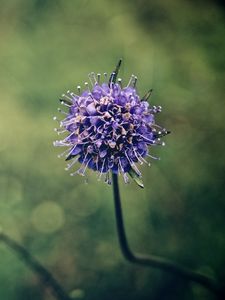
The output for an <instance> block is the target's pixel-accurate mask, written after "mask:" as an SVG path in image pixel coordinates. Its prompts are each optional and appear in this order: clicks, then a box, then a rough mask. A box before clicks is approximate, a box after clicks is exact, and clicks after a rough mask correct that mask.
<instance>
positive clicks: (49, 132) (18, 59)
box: [0, 0, 225, 300]
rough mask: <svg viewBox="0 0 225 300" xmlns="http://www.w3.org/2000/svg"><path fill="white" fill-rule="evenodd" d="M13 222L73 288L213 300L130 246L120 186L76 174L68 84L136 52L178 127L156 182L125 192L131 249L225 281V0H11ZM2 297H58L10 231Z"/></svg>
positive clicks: (0, 280) (3, 219)
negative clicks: (118, 211) (63, 125)
mask: <svg viewBox="0 0 225 300" xmlns="http://www.w3.org/2000/svg"><path fill="white" fill-rule="evenodd" d="M0 7H1V9H0V70H1V75H0V91H1V105H0V112H1V114H0V115H1V121H0V136H1V142H0V226H1V229H2V230H3V231H4V232H5V233H7V234H8V235H10V236H11V237H12V238H14V239H15V240H17V241H18V242H20V243H21V244H22V245H24V246H25V247H26V249H28V250H29V251H30V252H31V253H32V255H34V256H35V257H36V258H38V260H39V261H40V262H41V263H42V264H43V265H45V266H46V268H48V270H50V271H51V272H52V273H53V274H54V276H55V277H56V278H57V279H58V280H59V281H60V282H61V284H62V286H63V287H64V288H65V289H66V290H67V291H68V292H72V295H73V297H74V299H84V300H89V299H104V300H105V299H106V300H109V299H118V300H120V299H131V300H132V299H135V300H136V299H140V300H142V299H154V300H155V299H159V300H163V299H167V300H168V299H169V300H170V299H214V298H213V295H211V294H210V293H209V292H208V291H206V290H205V289H203V288H201V287H199V286H197V285H195V284H192V283H189V282H186V281H184V280H182V279H181V278H177V277H175V276H174V275H173V274H169V273H164V272H162V271H160V270H156V269H151V268H144V267H139V266H133V265H130V264H129V263H127V262H126V261H125V260H124V258H123V257H122V255H121V253H120V250H119V245H118V241H117V235H116V230H115V220H114V210H113V198H112V189H111V187H110V186H107V185H106V184H104V183H103V182H99V181H97V176H96V174H94V173H88V180H89V183H88V184H85V183H84V179H83V178H82V177H70V176H69V174H68V173H66V172H65V171H64V167H65V162H64V161H63V160H59V159H58V158H57V154H59V153H60V150H61V149H56V148H54V147H53V146H52V142H53V141H54V140H55V139H57V138H58V137H57V135H56V134H55V132H54V131H53V129H54V127H55V126H56V124H55V123H54V121H53V119H52V118H53V116H54V115H55V114H57V107H58V106H59V103H58V98H59V97H60V95H61V94H62V93H63V92H65V91H67V90H68V89H70V90H75V87H76V86H77V85H78V84H80V85H81V86H82V87H84V82H85V81H87V74H88V73H89V72H91V71H95V72H101V73H103V72H111V71H112V70H113V68H114V66H115V64H116V62H117V60H118V58H120V57H122V58H123V60H124V62H123V66H122V69H121V74H120V76H121V77H122V78H124V81H125V82H126V81H127V80H128V79H129V77H130V75H131V74H133V73H134V74H135V75H137V76H138V90H139V93H140V95H143V94H144V93H145V92H146V91H147V90H148V89H149V88H153V89H154V94H153V96H152V98H151V104H152V105H161V106H162V107H163V111H162V113H161V114H160V115H157V123H159V124H161V125H163V126H165V127H166V128H168V129H170V130H171V131H172V134H171V135H169V136H168V137H166V138H165V139H164V140H165V142H166V147H163V148H160V147H159V148H156V149H153V152H152V153H154V154H155V155H158V156H160V157H161V160H160V161H153V163H152V166H151V167H150V168H149V167H147V166H143V167H142V168H141V170H142V173H143V178H144V183H145V189H144V190H141V189H139V188H138V187H137V186H136V185H135V184H134V183H131V184H130V185H127V186H125V185H124V184H123V182H122V180H121V182H120V183H121V193H122V202H123V209H124V215H125V221H126V228H127V234H128V237H129V241H130V244H131V247H132V249H134V250H135V251H138V252H142V253H146V254H148V253H151V254H155V255H161V256H164V257H167V258H170V259H173V260H175V261H176V262H179V263H181V264H183V265H185V266H189V267H190V268H192V269H193V270H196V271H202V272H203V273H205V274H208V275H210V276H212V277H214V278H215V279H217V280H220V281H223V279H224V276H225V271H224V265H225V256H224V253H225V236H224V228H225V218H224V216H225V203H224V186H223V179H224V178H223V177H224V172H223V171H224V92H225V91H224V75H225V74H224V73H225V57H224V50H225V39H224V36H225V26H224V25H225V21H224V20H225V19H224V10H223V7H222V6H221V4H220V3H219V2H215V1H184V0H182V1H179V0H168V1H165V0H164V1H163V0H160V1H147V0H142V1H141V0H140V1H129V0H127V1H119V0H116V1H110V0H106V1H103V0H100V1H98V0H97V1H94V0H90V1H86V0H83V1H82V0H74V1H72V0H71V1H69V0H65V1H63V0H55V1H53V0H52V1H50V0H49V1H44V0H39V1H38V0H33V1H28V0H21V1H4V0H1V1H0ZM0 266H1V267H0V299H4V300H26V299H32V300H37V299H44V300H47V299H48V300H51V299H55V298H54V297H53V296H51V294H50V292H49V290H48V289H47V288H46V287H44V286H43V285H41V283H40V281H39V280H38V278H37V276H36V275H35V274H33V273H32V271H31V270H29V269H28V268H27V267H26V266H25V265H24V264H23V262H21V261H20V260H18V258H17V257H16V256H15V254H14V253H13V252H12V251H11V250H10V249H8V248H7V247H6V246H5V245H4V244H3V243H0Z"/></svg>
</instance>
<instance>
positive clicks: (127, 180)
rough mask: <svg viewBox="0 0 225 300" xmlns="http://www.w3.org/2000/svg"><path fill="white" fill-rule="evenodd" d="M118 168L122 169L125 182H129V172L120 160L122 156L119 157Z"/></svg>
mask: <svg viewBox="0 0 225 300" xmlns="http://www.w3.org/2000/svg"><path fill="white" fill-rule="evenodd" d="M118 167H119V168H118V170H119V169H121V174H122V176H123V180H124V182H125V183H126V184H127V183H129V177H128V176H127V174H126V173H125V172H124V169H123V167H122V164H121V161H120V158H119V162H118Z"/></svg>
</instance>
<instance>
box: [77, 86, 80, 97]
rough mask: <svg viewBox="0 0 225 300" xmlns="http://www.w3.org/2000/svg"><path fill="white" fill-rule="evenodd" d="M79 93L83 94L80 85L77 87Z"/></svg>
mask: <svg viewBox="0 0 225 300" xmlns="http://www.w3.org/2000/svg"><path fill="white" fill-rule="evenodd" d="M77 91H78V94H79V95H80V94H81V87H80V85H78V86H77Z"/></svg>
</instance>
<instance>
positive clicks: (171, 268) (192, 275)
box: [112, 174, 225, 299]
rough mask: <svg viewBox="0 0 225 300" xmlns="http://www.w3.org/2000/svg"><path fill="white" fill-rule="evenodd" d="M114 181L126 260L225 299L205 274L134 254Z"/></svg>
mask: <svg viewBox="0 0 225 300" xmlns="http://www.w3.org/2000/svg"><path fill="white" fill-rule="evenodd" d="M112 179H113V192H114V204H115V215H116V225H117V232H118V238H119V243H120V248H121V251H122V254H123V255H124V257H125V259H127V260H128V261H129V262H131V263H134V264H138V265H142V266H148V267H154V268H158V269H161V270H164V271H167V272H171V273H173V274H175V275H177V276H182V277H183V278H184V279H186V280H189V281H193V282H195V283H198V284H200V285H202V286H204V287H205V288H206V289H208V290H210V291H211V292H213V293H214V294H215V295H217V297H218V299H225V292H224V289H222V287H220V286H219V285H218V284H217V283H216V282H215V281H214V280H213V279H212V278H210V277H208V276H206V275H204V274H201V273H198V272H194V271H191V270H189V269H187V268H185V267H183V266H180V265H179V264H177V263H175V262H173V261H170V260H168V259H165V258H162V257H159V256H154V255H142V254H135V253H133V252H132V250H131V249H130V247H129V244H128V241H127V237H126V232H125V227H124V221H123V213H122V206H121V200H120V192H119V184H118V176H117V175H116V174H112Z"/></svg>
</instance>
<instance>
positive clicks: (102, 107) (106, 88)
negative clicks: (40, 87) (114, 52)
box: [54, 60, 169, 186]
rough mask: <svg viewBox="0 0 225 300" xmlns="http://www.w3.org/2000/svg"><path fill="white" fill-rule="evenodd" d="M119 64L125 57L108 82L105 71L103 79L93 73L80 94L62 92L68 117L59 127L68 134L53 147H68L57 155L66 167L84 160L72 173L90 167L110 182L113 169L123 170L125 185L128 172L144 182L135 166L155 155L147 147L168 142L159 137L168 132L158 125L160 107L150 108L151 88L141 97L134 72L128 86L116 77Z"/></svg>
mask: <svg viewBox="0 0 225 300" xmlns="http://www.w3.org/2000/svg"><path fill="white" fill-rule="evenodd" d="M120 65H121V60H120V61H119V63H118V65H117V67H116V70H115V71H114V72H113V73H112V74H111V76H110V78H109V79H108V80H107V74H106V73H104V82H101V75H100V74H97V75H96V74H95V73H91V74H89V80H90V86H89V84H88V83H85V87H86V88H85V90H84V91H83V92H81V88H80V86H78V87H77V88H78V94H74V93H72V92H70V91H68V92H67V93H66V94H63V95H62V99H60V102H61V104H63V105H65V106H66V107H67V109H68V111H67V112H65V111H62V110H61V109H59V111H60V112H62V113H63V114H64V115H65V118H64V119H63V120H62V121H59V125H60V128H59V129H55V130H56V131H57V132H58V134H61V133H67V136H66V137H64V138H63V139H61V140H57V141H55V142H54V145H55V146H63V147H66V148H67V150H66V151H64V152H63V153H62V154H60V155H59V156H65V157H66V161H69V163H68V165H67V168H66V170H69V169H71V168H72V166H74V165H75V164H76V163H77V162H78V163H80V164H81V165H80V167H79V168H78V169H77V170H76V171H75V172H73V173H71V175H72V176H73V175H75V174H80V175H83V176H84V175H85V172H86V169H87V168H90V169H92V170H94V171H96V172H98V174H99V179H100V178H101V177H102V175H103V174H105V181H106V182H107V183H110V173H111V172H113V173H116V174H122V176H123V178H124V181H125V182H126V183H127V182H128V175H127V174H129V175H130V176H131V177H132V178H133V179H134V180H135V181H136V182H137V183H138V184H139V185H140V186H143V184H142V182H141V180H140V178H141V172H140V171H139V169H138V167H137V165H136V164H137V163H138V164H143V162H145V163H148V162H147V161H146V159H145V157H150V158H153V159H154V158H155V157H153V156H151V155H150V154H149V148H151V147H152V146H155V145H164V143H163V142H161V140H160V138H161V137H162V136H164V135H166V134H168V133H169V132H168V131H166V130H165V129H162V128H161V127H160V126H158V125H156V124H155V114H157V113H159V112H160V111H161V107H160V106H158V107H156V106H150V105H149V103H148V102H147V100H148V98H149V97H150V95H151V92H152V90H150V91H149V92H148V93H147V94H146V95H145V96H144V97H143V98H140V96H139V95H138V93H137V90H136V82H137V77H135V76H134V75H132V76H131V78H130V81H129V83H128V84H127V86H124V87H123V86H122V81H121V79H118V80H117V75H118V71H119V68H120ZM55 119H57V118H56V117H55ZM155 159H156V158H155ZM148 164H149V163H148Z"/></svg>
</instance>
